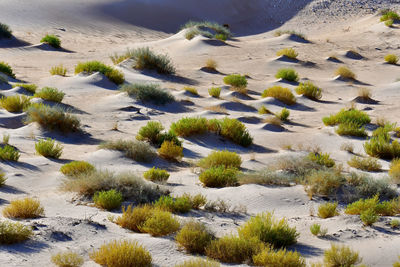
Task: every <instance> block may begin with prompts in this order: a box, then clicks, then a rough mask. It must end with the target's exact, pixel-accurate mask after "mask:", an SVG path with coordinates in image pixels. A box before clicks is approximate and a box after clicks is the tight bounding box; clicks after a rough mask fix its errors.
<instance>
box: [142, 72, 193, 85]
mask: <svg viewBox="0 0 400 267" xmlns="http://www.w3.org/2000/svg"><path fill="white" fill-rule="evenodd" d="M136 71H138V72H140V73H141V74H143V75H146V76H150V77H152V78H155V79H159V80H162V81H164V82H171V83H180V84H189V85H198V84H199V82H198V81H196V80H194V79H190V78H186V77H183V76H179V75H176V74H166V75H165V74H159V73H158V72H157V71H152V70H136Z"/></svg>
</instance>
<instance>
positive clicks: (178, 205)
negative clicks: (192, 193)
mask: <svg viewBox="0 0 400 267" xmlns="http://www.w3.org/2000/svg"><path fill="white" fill-rule="evenodd" d="M154 207H156V208H159V209H161V210H165V211H169V212H173V213H187V212H189V211H190V210H191V209H192V203H191V201H190V199H189V198H187V197H177V198H176V199H173V198H172V197H170V196H162V197H160V198H159V199H158V200H157V201H156V202H154Z"/></svg>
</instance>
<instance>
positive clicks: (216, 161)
mask: <svg viewBox="0 0 400 267" xmlns="http://www.w3.org/2000/svg"><path fill="white" fill-rule="evenodd" d="M241 164H242V159H241V157H240V156H239V155H238V154H237V153H236V152H230V151H228V150H223V151H214V152H212V153H210V154H209V155H208V156H207V157H205V158H203V159H201V160H200V161H199V162H198V166H200V167H201V168H203V169H208V168H211V167H218V166H224V167H225V168H230V167H231V168H236V169H239V168H240V165H241Z"/></svg>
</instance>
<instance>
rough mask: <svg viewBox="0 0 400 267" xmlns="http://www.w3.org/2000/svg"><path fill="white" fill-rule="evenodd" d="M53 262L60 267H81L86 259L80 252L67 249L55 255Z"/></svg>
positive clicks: (52, 258)
mask: <svg viewBox="0 0 400 267" xmlns="http://www.w3.org/2000/svg"><path fill="white" fill-rule="evenodd" d="M51 262H52V263H54V265H57V266H58V267H80V266H82V265H83V263H84V259H83V257H82V256H81V255H79V254H78V253H75V252H72V251H66V252H59V253H57V254H55V255H53V256H52V257H51Z"/></svg>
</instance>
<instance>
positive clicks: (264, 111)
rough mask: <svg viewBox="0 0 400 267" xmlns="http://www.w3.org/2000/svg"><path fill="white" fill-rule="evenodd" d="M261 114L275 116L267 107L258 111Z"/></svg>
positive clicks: (262, 107)
mask: <svg viewBox="0 0 400 267" xmlns="http://www.w3.org/2000/svg"><path fill="white" fill-rule="evenodd" d="M258 113H259V114H273V113H272V112H271V111H270V110H269V109H267V108H266V107H265V106H261V107H260V108H259V109H258Z"/></svg>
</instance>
